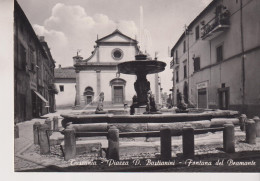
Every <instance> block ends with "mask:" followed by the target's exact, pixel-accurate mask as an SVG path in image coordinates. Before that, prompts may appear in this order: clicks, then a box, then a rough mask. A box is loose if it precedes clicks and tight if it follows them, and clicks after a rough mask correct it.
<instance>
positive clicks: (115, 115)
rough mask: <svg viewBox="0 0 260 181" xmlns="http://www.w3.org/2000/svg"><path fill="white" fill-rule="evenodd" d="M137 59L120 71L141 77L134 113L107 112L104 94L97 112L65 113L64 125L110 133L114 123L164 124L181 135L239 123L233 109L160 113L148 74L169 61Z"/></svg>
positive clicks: (130, 128)
mask: <svg viewBox="0 0 260 181" xmlns="http://www.w3.org/2000/svg"><path fill="white" fill-rule="evenodd" d="M135 58H136V60H133V61H127V62H123V63H120V64H118V73H123V74H131V75H136V77H137V79H136V82H135V83H134V88H135V91H136V95H135V96H134V97H133V104H132V106H131V110H130V112H131V115H129V114H127V113H124V114H121V112H120V110H119V112H117V111H112V110H108V111H103V107H102V105H103V104H102V102H103V96H104V95H102V96H100V101H99V107H98V108H97V110H96V112H79V113H70V114H62V115H61V116H62V117H63V118H64V119H63V120H62V125H63V127H64V128H66V127H68V126H70V127H74V128H76V127H77V129H79V130H80V131H92V132H93V131H94V132H100V131H101V132H107V131H108V129H109V128H110V127H111V126H115V127H117V128H118V129H119V131H120V132H142V131H158V130H160V128H161V127H162V126H168V127H170V128H171V130H172V132H173V134H176V135H180V134H181V132H182V128H183V127H184V126H191V127H193V128H195V129H203V128H211V127H220V126H223V125H224V124H227V123H232V124H239V120H238V116H239V112H237V111H229V110H207V111H204V112H201V113H196V112H195V113H194V112H189V113H185V112H182V113H179V114H175V113H174V112H172V113H170V114H169V113H167V114H156V113H158V111H157V109H156V105H155V101H154V98H153V95H152V93H151V90H150V82H149V81H148V80H147V78H146V76H147V75H148V74H155V73H159V72H162V71H164V69H165V66H166V63H164V62H161V61H157V60H148V59H147V56H146V55H144V54H139V55H136V56H135ZM140 108H143V109H144V113H147V114H139V115H138V114H135V115H134V112H135V109H140ZM95 113H96V114H95ZM97 113H98V114H97ZM119 113H120V114H119Z"/></svg>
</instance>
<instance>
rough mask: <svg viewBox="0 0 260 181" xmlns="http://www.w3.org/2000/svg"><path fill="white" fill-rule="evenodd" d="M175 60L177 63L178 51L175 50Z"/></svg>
mask: <svg viewBox="0 0 260 181" xmlns="http://www.w3.org/2000/svg"><path fill="white" fill-rule="evenodd" d="M175 61H176V64H177V63H179V60H178V51H177V50H176V52H175Z"/></svg>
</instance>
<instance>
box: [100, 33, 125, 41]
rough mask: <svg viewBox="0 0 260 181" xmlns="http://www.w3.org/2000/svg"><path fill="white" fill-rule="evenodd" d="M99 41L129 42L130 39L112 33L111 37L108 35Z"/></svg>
mask: <svg viewBox="0 0 260 181" xmlns="http://www.w3.org/2000/svg"><path fill="white" fill-rule="evenodd" d="M100 42H130V40H129V39H127V38H126V37H123V36H121V35H118V34H116V35H112V36H111V37H108V38H106V39H104V40H102V41H100Z"/></svg>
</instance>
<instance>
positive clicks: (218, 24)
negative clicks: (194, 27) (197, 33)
mask: <svg viewBox="0 0 260 181" xmlns="http://www.w3.org/2000/svg"><path fill="white" fill-rule="evenodd" d="M229 17H230V13H229V11H228V10H225V11H224V12H223V13H219V14H218V15H217V16H215V17H214V18H213V19H212V20H210V21H209V22H208V23H207V24H205V25H204V26H203V27H202V28H201V30H202V35H201V38H202V39H203V40H211V39H213V38H215V37H217V36H218V35H220V34H221V33H222V32H224V31H225V30H226V29H228V28H229V25H230V21H229V19H230V18H229Z"/></svg>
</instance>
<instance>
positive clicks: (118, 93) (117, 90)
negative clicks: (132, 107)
mask: <svg viewBox="0 0 260 181" xmlns="http://www.w3.org/2000/svg"><path fill="white" fill-rule="evenodd" d="M123 93H124V92H123V86H114V103H115V104H121V103H123V102H124V94H123Z"/></svg>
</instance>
